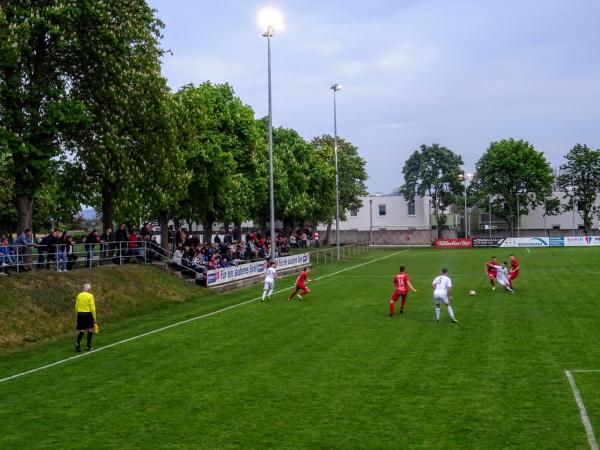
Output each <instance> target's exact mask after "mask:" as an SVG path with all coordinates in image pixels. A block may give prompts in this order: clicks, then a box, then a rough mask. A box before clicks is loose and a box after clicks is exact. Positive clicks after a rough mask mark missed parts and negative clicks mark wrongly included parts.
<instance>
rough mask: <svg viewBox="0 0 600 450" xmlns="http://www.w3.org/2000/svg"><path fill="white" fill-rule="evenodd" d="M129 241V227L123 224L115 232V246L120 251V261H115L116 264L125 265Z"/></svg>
mask: <svg viewBox="0 0 600 450" xmlns="http://www.w3.org/2000/svg"><path fill="white" fill-rule="evenodd" d="M128 240H129V238H128V235H127V227H126V226H125V224H124V223H122V224H121V225H119V229H118V230H117V231H116V232H115V243H116V244H115V245H116V247H117V249H118V251H119V257H118V260H117V261H115V263H118V264H119V265H120V264H123V260H124V257H125V255H126V253H127V241H128ZM127 261H128V259H125V262H127Z"/></svg>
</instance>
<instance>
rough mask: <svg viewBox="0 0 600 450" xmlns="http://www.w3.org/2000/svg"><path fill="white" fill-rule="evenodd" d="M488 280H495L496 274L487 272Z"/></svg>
mask: <svg viewBox="0 0 600 450" xmlns="http://www.w3.org/2000/svg"><path fill="white" fill-rule="evenodd" d="M488 278H489V279H490V280H493V279H494V278H496V273H495V272H488Z"/></svg>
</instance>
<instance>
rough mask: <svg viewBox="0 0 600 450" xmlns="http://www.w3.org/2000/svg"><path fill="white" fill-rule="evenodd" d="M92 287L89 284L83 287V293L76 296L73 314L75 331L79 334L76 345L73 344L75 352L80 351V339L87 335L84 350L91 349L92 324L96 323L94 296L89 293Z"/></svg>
mask: <svg viewBox="0 0 600 450" xmlns="http://www.w3.org/2000/svg"><path fill="white" fill-rule="evenodd" d="M91 290H92V287H91V286H90V285H89V284H87V283H86V284H84V285H83V292H81V293H80V294H79V295H78V296H77V300H76V301H75V312H76V314H77V329H78V330H79V334H78V335H77V343H76V344H75V351H76V352H80V351H81V339H83V335H84V334H85V333H87V347H86V350H87V351H90V350H91V349H92V337H93V336H94V324H95V323H96V304H95V303H94V296H93V295H92V294H91V293H90V291H91Z"/></svg>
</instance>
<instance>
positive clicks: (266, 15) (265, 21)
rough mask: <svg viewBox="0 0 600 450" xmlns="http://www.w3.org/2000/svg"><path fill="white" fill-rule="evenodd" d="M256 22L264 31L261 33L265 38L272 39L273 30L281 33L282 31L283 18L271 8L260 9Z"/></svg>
mask: <svg viewBox="0 0 600 450" xmlns="http://www.w3.org/2000/svg"><path fill="white" fill-rule="evenodd" d="M257 21H258V25H259V26H260V27H261V29H263V30H265V31H264V33H263V36H265V37H272V36H273V35H274V34H275V30H277V31H282V30H283V29H284V24H283V16H282V15H281V13H280V12H279V11H278V10H277V9H275V8H273V7H269V8H265V9H262V10H261V11H260V12H259V13H258V20H257Z"/></svg>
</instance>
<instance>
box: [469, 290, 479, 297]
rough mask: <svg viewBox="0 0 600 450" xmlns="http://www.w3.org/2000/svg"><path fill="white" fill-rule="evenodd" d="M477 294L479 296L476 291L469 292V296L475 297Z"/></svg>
mask: <svg viewBox="0 0 600 450" xmlns="http://www.w3.org/2000/svg"><path fill="white" fill-rule="evenodd" d="M475 294H477V292H475V291H469V295H471V296H473V295H475Z"/></svg>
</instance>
